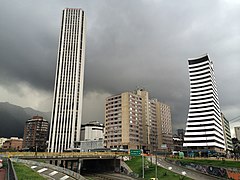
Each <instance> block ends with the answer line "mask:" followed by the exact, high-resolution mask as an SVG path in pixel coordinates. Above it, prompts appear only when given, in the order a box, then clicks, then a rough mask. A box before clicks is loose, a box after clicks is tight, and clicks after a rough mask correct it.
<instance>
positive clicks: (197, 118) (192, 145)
mask: <svg viewBox="0 0 240 180" xmlns="http://www.w3.org/2000/svg"><path fill="white" fill-rule="evenodd" d="M188 63H189V76H190V106H189V113H188V119H187V127H186V132H185V137H184V144H183V146H185V147H187V148H188V149H189V150H190V149H192V150H201V149H205V151H206V150H208V151H209V150H213V151H218V152H219V151H222V150H223V149H224V148H225V141H224V134H223V124H222V120H221V112H220V106H219V100H218V93H217V86H216V80H215V76H214V69H213V62H212V61H211V60H210V59H209V57H208V55H204V56H202V57H199V58H192V59H189V60H188ZM206 152H207V151H206Z"/></svg>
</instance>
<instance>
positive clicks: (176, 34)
mask: <svg viewBox="0 0 240 180" xmlns="http://www.w3.org/2000/svg"><path fill="white" fill-rule="evenodd" d="M2 4H3V5H1V7H0V26H1V28H0V39H1V42H0V54H1V57H0V63H1V65H0V75H1V76H0V82H1V84H5V86H6V87H7V86H9V82H14V83H17V82H19V81H26V82H28V83H29V84H31V86H32V87H33V88H40V89H44V90H46V91H49V93H52V89H53V79H54V75H55V63H56V54H57V45H58V34H59V29H60V22H61V11H62V9H63V8H65V7H81V8H82V9H84V10H85V12H86V14H87V49H86V55H87V56H86V68H85V87H84V89H85V99H89V94H91V93H95V92H97V93H98V94H100V95H102V96H103V95H105V94H115V93H120V92H122V91H129V90H133V89H134V88H135V87H136V86H143V87H145V88H146V89H147V90H148V91H149V92H150V93H151V95H152V97H156V98H158V99H159V100H160V101H163V102H165V103H166V104H169V105H171V107H172V111H173V121H174V124H175V127H176V124H178V125H179V126H178V127H183V128H184V127H185V121H186V117H187V110H188V104H189V79H188V67H187V58H189V57H196V56H199V55H201V54H204V53H209V55H210V57H211V58H212V60H213V61H214V65H215V75H216V79H217V84H218V89H219V96H220V101H221V105H222V107H223V108H222V109H223V110H225V111H226V112H231V107H236V106H237V107H238V109H239V101H240V99H239V98H240V97H239V88H240V87H239V80H238V79H239V75H240V74H239V73H240V69H239V68H240V61H239V56H240V53H239V48H238V47H240V39H239V37H240V36H239V32H240V31H239V28H240V24H239V20H238V17H239V13H240V11H239V7H238V6H235V5H234V4H232V2H228V1H217V0H213V1H208V0H206V1H198V2H193V1H188V0H183V1H177V0H174V1H163V0H162V1H146V0H144V1H139V0H131V1H129V0H122V1H117V0H111V1H110V0H103V1H97V0H95V1H91V2H90V1H79V0H78V1H68V2H67V1H63V0H60V1H57V0H53V1H51V2H49V1H46V0H44V1H41V2H34V3H33V2H32V1H30V0H24V1H23V2H21V4H20V3H19V2H18V1H14V0H13V1H11V3H10V2H8V1H5V2H4V3H2ZM10 8H11V9H10ZM9 9H10V10H9ZM6 79H7V80H6ZM102 96H101V97H102ZM91 98H92V97H91ZM91 98H90V100H89V101H90V102H89V103H86V102H85V104H86V106H92V104H91V102H92V101H91ZM100 101H101V102H102V99H101V100H100ZM98 106H99V104H98ZM91 109H96V108H95V107H91V108H88V107H84V111H85V112H84V114H86V115H85V116H86V117H89V118H88V119H91V118H90V117H91V116H90V115H89V114H91ZM99 109H102V107H100V108H99ZM237 113H238V114H237ZM239 114H240V110H239V111H238V112H236V111H234V113H232V114H231V113H228V116H229V118H232V117H234V116H236V115H239ZM99 116H102V114H101V115H99ZM100 119H101V118H100Z"/></svg>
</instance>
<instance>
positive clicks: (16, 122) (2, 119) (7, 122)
mask: <svg viewBox="0 0 240 180" xmlns="http://www.w3.org/2000/svg"><path fill="white" fill-rule="evenodd" d="M36 115H39V116H42V117H43V118H44V119H46V120H47V121H48V122H50V117H51V113H50V112H41V111H37V110H34V109H32V108H29V107H27V108H23V107H20V106H16V105H13V104H10V103H8V102H0V137H7V138H9V137H23V133H24V125H25V122H26V121H27V120H28V119H31V118H32V117H33V116H36Z"/></svg>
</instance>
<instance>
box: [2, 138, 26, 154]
mask: <svg viewBox="0 0 240 180" xmlns="http://www.w3.org/2000/svg"><path fill="white" fill-rule="evenodd" d="M22 144H23V139H18V138H15V137H12V138H11V139H9V140H6V141H5V142H4V143H3V146H2V149H4V150H14V151H19V150H22Z"/></svg>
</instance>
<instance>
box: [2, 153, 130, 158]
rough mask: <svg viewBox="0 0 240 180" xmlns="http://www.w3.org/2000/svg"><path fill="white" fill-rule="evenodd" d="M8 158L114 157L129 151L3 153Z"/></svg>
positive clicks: (124, 154)
mask: <svg viewBox="0 0 240 180" xmlns="http://www.w3.org/2000/svg"><path fill="white" fill-rule="evenodd" d="M1 154H3V155H5V156H6V157H8V158H11V157H19V158H21V157H46V158H47V157H96V156H102V157H107V156H110V157H114V156H126V155H128V153H123V152H63V153H48V152H37V153H36V152H5V153H1Z"/></svg>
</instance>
